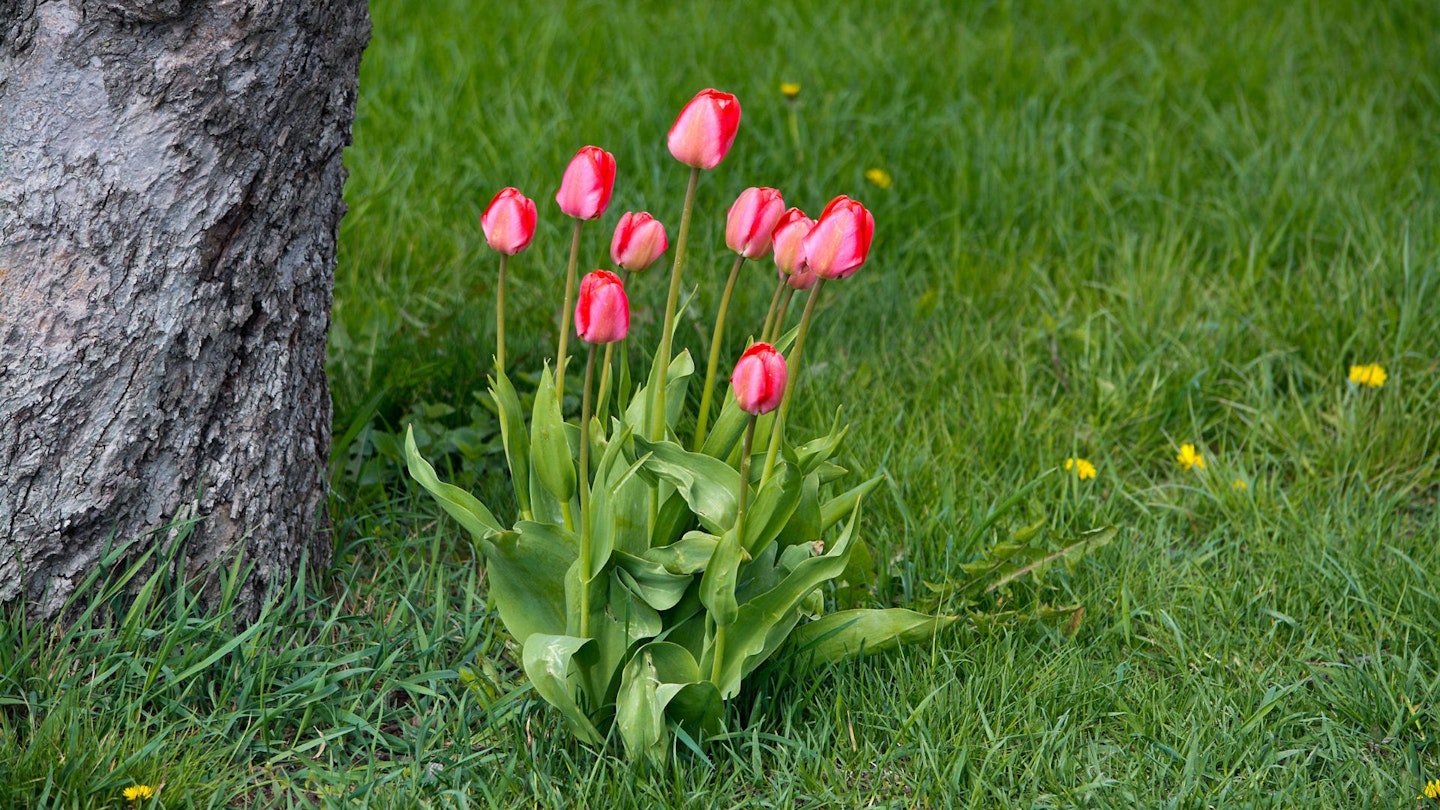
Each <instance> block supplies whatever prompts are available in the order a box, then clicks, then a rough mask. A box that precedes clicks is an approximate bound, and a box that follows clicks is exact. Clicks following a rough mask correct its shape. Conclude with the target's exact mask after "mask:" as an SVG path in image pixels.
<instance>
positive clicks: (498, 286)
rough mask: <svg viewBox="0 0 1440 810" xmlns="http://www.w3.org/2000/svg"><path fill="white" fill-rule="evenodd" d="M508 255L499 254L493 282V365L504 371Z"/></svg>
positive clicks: (501, 371) (502, 372)
mask: <svg viewBox="0 0 1440 810" xmlns="http://www.w3.org/2000/svg"><path fill="white" fill-rule="evenodd" d="M509 258H510V257H509V256H508V255H507V254H504V253H501V254H500V278H499V280H498V281H496V282H495V365H496V366H498V367H499V369H500V373H501V374H504V373H505V262H506V260H507V259H509Z"/></svg>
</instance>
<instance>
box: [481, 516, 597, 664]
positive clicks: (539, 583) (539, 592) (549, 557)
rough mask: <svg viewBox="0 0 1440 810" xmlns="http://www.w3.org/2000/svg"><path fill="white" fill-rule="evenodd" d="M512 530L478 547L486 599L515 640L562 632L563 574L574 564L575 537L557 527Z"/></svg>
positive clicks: (528, 525) (524, 525) (523, 525)
mask: <svg viewBox="0 0 1440 810" xmlns="http://www.w3.org/2000/svg"><path fill="white" fill-rule="evenodd" d="M515 529H516V530H515V531H511V532H504V533H502V534H499V535H496V536H494V537H492V538H491V539H490V541H489V542H486V543H482V544H481V552H482V553H483V554H484V555H485V561H486V564H487V565H488V574H489V582H490V597H491V598H492V599H494V600H495V607H496V609H497V610H498V611H499V613H500V621H501V622H503V623H504V625H505V629H506V630H509V631H510V635H512V636H514V637H515V640H516V641H519V642H521V643H524V641H525V639H526V638H528V637H529V636H530V635H531V634H533V633H562V632H564V631H565V628H566V597H565V573H566V571H568V570H569V569H570V567H571V565H572V564H574V562H575V538H574V536H573V535H571V534H570V533H569V532H567V531H565V529H564V528H563V527H561V526H555V525H551V524H546V523H535V522H533V521H526V520H522V521H520V522H519V523H517V524H515Z"/></svg>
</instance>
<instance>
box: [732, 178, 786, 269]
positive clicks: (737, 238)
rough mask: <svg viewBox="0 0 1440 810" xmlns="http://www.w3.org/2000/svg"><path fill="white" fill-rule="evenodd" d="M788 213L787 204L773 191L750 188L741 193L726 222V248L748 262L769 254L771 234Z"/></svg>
mask: <svg viewBox="0 0 1440 810" xmlns="http://www.w3.org/2000/svg"><path fill="white" fill-rule="evenodd" d="M784 213H785V200H784V198H782V197H781V196H780V192H779V191H776V190H775V189H773V188H747V189H745V190H744V191H742V192H740V196H739V198H737V199H736V200H735V203H734V205H731V206H730V214H729V215H728V216H727V217H726V220H725V244H726V246H728V247H729V248H730V249H731V250H733V251H735V252H736V253H739V254H740V255H741V256H744V257H745V258H747V259H760V258H764V257H765V256H767V255H769V253H770V244H771V243H770V238H771V233H772V232H773V231H774V230H775V223H777V222H779V221H780V217H781V215H782V214H784Z"/></svg>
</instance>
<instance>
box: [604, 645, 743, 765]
mask: <svg viewBox="0 0 1440 810" xmlns="http://www.w3.org/2000/svg"><path fill="white" fill-rule="evenodd" d="M699 681H700V668H699V667H698V666H696V664H695V658H694V656H692V655H690V652H689V651H688V650H686V649H685V648H684V647H680V646H678V645H675V644H670V643H667V642H663V641H656V642H651V643H649V644H646V645H645V646H643V647H641V648H640V649H639V650H637V651H636V653H635V655H633V656H631V658H630V663H628V664H626V665H625V672H624V675H623V677H622V679H621V683H620V691H619V694H618V695H617V696H616V706H615V720H616V724H617V725H618V726H619V728H620V738H621V740H622V741H623V742H624V744H625V750H626V753H628V754H629V755H630V756H632V757H634V756H640V755H644V756H649V757H652V758H659V757H663V756H664V755H665V754H666V753H667V748H668V740H669V734H668V733H667V729H666V723H665V719H666V709H667V707H668V706H669V704H670V703H671V701H673V700H675V699H676V698H677V697H679V696H680V695H682V694H684V693H685V691H686V687H687V686H692V685H698V682H699ZM711 691H713V688H712V690H711ZM703 695H704V690H700V691H699V692H697V693H696V694H694V695H691V696H689V697H688V698H686V699H683V700H682V705H681V706H679V707H677V708H679V709H680V710H681V714H683V715H685V716H684V717H681V718H679V719H680V720H681V721H682V722H684V721H685V720H691V722H692V723H694V725H695V726H696V727H702V726H704V725H705V724H706V723H705V720H706V718H704V717H703V716H699V717H696V716H695V715H704V714H705V713H706V709H707V708H708V707H707V706H706V705H705V701H704V700H703ZM696 698H700V699H699V700H697V699H696ZM717 703H718V701H717ZM715 719H716V720H717V721H718V716H717V717H716V718H715Z"/></svg>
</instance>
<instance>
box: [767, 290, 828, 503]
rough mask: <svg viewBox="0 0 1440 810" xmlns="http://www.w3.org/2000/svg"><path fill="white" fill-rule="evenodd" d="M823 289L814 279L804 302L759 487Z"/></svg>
mask: <svg viewBox="0 0 1440 810" xmlns="http://www.w3.org/2000/svg"><path fill="white" fill-rule="evenodd" d="M823 289H825V279H823V278H820V279H816V280H815V287H814V288H813V289H811V290H810V297H809V298H808V299H806V301H805V314H803V315H801V316H800V333H799V334H798V335H796V336H795V348H794V349H791V350H790V356H789V357H788V358H786V365H787V366H788V369H787V370H788V371H789V376H790V381H789V384H788V385H786V386H785V393H784V395H782V396H781V397H780V408H779V410H778V411H776V413H775V425H774V427H772V428H771V429H770V449H769V451H768V452H766V453H765V471H764V472H763V473H761V475H760V486H761V487H764V486H765V484H766V482H768V481H769V480H770V474H771V473H773V472H774V471H775V458H776V456H778V455H779V454H780V436H781V432H782V431H783V430H784V428H785V422H786V419H787V418H788V417H789V415H790V400H791V397H792V396H793V395H794V393H795V389H796V388H799V387H800V358H801V354H802V353H803V352H804V351H805V335H806V334H807V333H808V332H809V331H810V318H811V317H812V316H813V315H814V314H815V304H816V302H818V301H819V300H820V291H821V290H823Z"/></svg>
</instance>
